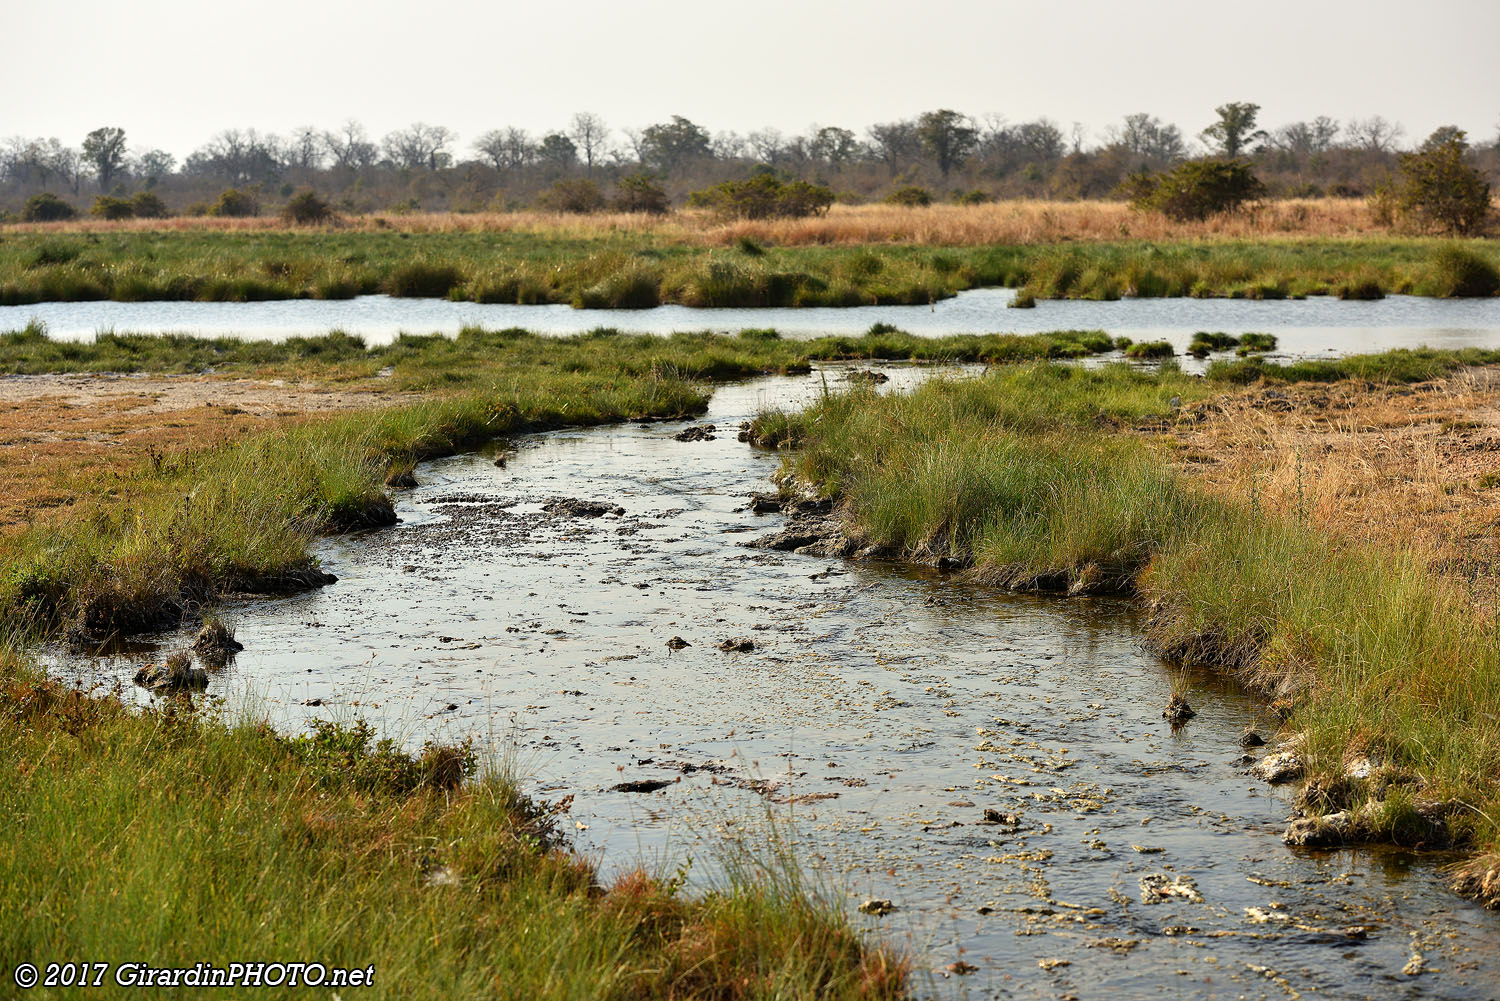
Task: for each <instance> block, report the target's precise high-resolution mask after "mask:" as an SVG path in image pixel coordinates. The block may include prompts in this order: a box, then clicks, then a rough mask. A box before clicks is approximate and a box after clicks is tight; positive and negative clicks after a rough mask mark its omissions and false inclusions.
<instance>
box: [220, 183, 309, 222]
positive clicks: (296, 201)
mask: <svg viewBox="0 0 1500 1001" xmlns="http://www.w3.org/2000/svg"><path fill="white" fill-rule="evenodd" d="M222 200H223V198H222V196H221V198H220V201H222ZM332 218H333V206H332V205H330V204H328V201H327V199H324V198H321V197H319V196H318V193H317V192H315V191H311V190H309V191H304V192H302V193H301V194H297V195H293V196H292V197H291V198H290V199H289V200H288V201H287V203H286V204H285V205H284V206H282V208H281V221H282V222H286V223H291V224H293V225H296V226H316V225H318V224H319V223H325V222H328V221H329V220H330V219H332Z"/></svg>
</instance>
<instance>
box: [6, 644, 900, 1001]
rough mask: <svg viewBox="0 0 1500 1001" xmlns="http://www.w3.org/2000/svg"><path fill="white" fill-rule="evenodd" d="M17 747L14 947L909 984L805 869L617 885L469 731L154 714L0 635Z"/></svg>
mask: <svg viewBox="0 0 1500 1001" xmlns="http://www.w3.org/2000/svg"><path fill="white" fill-rule="evenodd" d="M0 759H3V764H0V810H3V811H4V813H5V815H6V817H7V818H9V825H8V826H9V834H10V835H11V836H10V837H7V838H5V839H4V841H3V843H0V954H3V955H5V956H7V957H12V958H14V959H15V960H17V961H19V960H21V959H25V958H33V957H47V956H69V955H82V954H87V955H90V956H100V957H110V958H112V959H114V960H116V961H124V960H126V959H132V958H134V959H145V958H147V957H149V962H150V964H151V965H152V966H153V967H158V968H159V967H191V966H193V965H194V964H196V963H198V962H200V961H204V960H210V961H214V962H218V963H225V964H227V963H228V962H229V961H230V960H240V959H244V960H259V959H264V960H267V961H275V960H282V961H292V960H306V961H317V962H321V963H324V964H327V965H328V966H343V967H357V968H360V969H364V968H365V967H368V966H372V965H373V967H374V977H373V981H372V984H371V986H369V987H360V988H359V989H358V990H359V993H360V994H361V996H365V997H370V998H451V997H491V996H505V997H524V998H536V999H549V998H556V999H574V998H585V997H588V998H611V999H623V1001H628V999H636V998H641V999H644V998H655V997H718V998H746V999H748V998H758V997H785V998H799V999H801V998H805V999H809V1001H811V999H814V998H824V997H829V998H848V999H854V998H871V999H874V998H895V997H900V996H902V995H903V993H904V992H903V982H904V978H905V971H906V964H905V963H904V961H902V960H900V959H898V958H897V957H895V956H893V955H892V954H891V953H890V952H888V951H886V950H884V949H882V948H878V947H869V946H866V945H864V944H863V943H862V942H861V941H860V938H859V936H858V935H857V934H856V933H855V932H854V931H853V930H852V929H851V928H850V927H849V925H848V923H847V922H846V920H845V919H844V918H843V917H842V916H840V914H839V912H838V910H837V907H836V905H835V904H833V903H832V902H831V901H829V900H827V899H825V898H823V897H821V896H820V895H819V893H818V892H817V891H816V890H814V889H813V888H811V887H809V886H807V885H806V884H805V882H804V881H803V880H802V878H801V876H800V875H799V873H798V872H797V871H796V870H795V868H790V867H787V866H782V865H775V864H769V865H767V866H766V867H765V868H762V869H753V868H750V867H748V866H743V865H741V866H739V867H731V868H730V870H729V875H728V876H726V877H725V878H724V879H722V880H721V881H720V885H719V886H717V887H716V888H715V889H714V891H713V892H709V893H691V892H688V891H687V890H685V889H684V888H683V887H682V886H681V885H680V884H679V883H678V882H673V881H666V880H659V879H655V878H651V877H649V876H647V875H644V874H641V873H637V874H634V875H630V876H627V877H625V878H623V879H620V880H619V881H617V882H616V883H614V884H613V885H609V886H605V885H601V883H600V880H599V877H598V874H597V872H596V870H595V869H594V867H593V865H592V864H591V863H589V862H588V861H585V860H584V859H581V858H580V857H578V856H577V855H575V854H573V853H572V852H571V851H570V850H569V849H568V846H567V844H566V842H565V841H564V840H563V839H562V837H561V836H560V835H559V833H558V831H557V826H558V819H559V817H560V814H558V813H556V812H554V811H553V810H552V809H550V808H549V807H548V806H547V805H546V804H539V803H535V802H532V801H530V800H528V799H527V798H525V797H524V796H523V795H522V794H521V793H520V792H519V791H518V788H517V784H516V781H515V779H514V777H513V776H512V775H510V774H509V773H508V772H506V771H505V770H504V769H501V768H499V767H496V766H494V765H493V764H490V765H487V766H485V767H483V768H480V769H479V771H478V772H477V773H475V768H476V765H477V762H476V760H475V757H474V754H473V751H472V750H471V749H470V748H468V747H467V746H466V745H457V746H442V747H438V746H432V745H429V746H428V747H426V748H424V749H422V750H421V751H419V752H416V753H408V752H406V751H403V750H401V749H400V748H398V747H397V746H396V745H395V744H393V743H392V742H390V741H388V740H376V739H375V738H374V735H373V733H372V731H371V730H370V728H368V727H367V726H365V725H363V724H362V723H358V722H355V723H353V724H332V723H321V724H318V725H317V726H316V727H315V728H314V730H313V732H312V733H310V734H308V735H306V736H300V737H298V736H291V737H288V736H282V735H279V734H277V733H276V732H274V731H273V730H271V728H270V727H269V726H267V725H266V724H264V723H263V722H260V721H258V720H255V719H246V720H244V721H230V720H225V719H222V718H220V717H218V716H216V715H214V714H213V713H211V712H208V711H205V710H202V709H195V708H193V707H192V704H191V703H189V702H187V701H186V700H184V699H174V700H172V701H170V702H167V703H166V704H165V705H164V706H162V707H161V708H159V709H148V710H145V711H136V710H132V709H130V708H128V707H127V706H125V705H124V704H123V703H122V702H121V701H120V700H119V699H117V698H115V697H114V696H104V697H102V698H100V697H90V696H88V695H87V694H84V693H82V692H78V691H74V690H70V689H68V688H66V687H64V686H62V685H61V684H59V683H58V682H56V681H51V680H45V679H43V678H42V677H41V676H40V675H39V674H38V673H36V672H34V671H33V670H32V669H30V668H29V667H27V666H25V665H22V664H20V663H18V662H17V661H16V658H15V656H14V654H13V653H11V652H8V651H0ZM104 990H105V993H106V994H107V995H108V996H115V993H114V992H113V991H110V990H109V988H108V987H106V988H104ZM194 993H195V996H200V997H225V998H227V997H233V996H243V995H244V991H243V989H239V990H231V989H208V988H198V989H195V990H194ZM255 993H257V994H260V995H264V996H265V997H268V998H293V997H305V996H307V989H306V988H303V987H296V988H293V987H289V986H288V987H281V988H267V989H261V990H258V991H256V992H255Z"/></svg>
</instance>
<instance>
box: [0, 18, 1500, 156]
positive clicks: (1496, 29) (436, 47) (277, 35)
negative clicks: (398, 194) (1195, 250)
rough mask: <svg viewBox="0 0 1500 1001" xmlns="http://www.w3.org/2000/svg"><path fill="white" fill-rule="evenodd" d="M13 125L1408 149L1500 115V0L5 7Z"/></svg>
mask: <svg viewBox="0 0 1500 1001" xmlns="http://www.w3.org/2000/svg"><path fill="white" fill-rule="evenodd" d="M0 23H3V24H4V26H5V28H6V35H7V36H8V38H9V39H10V44H9V45H7V46H6V50H7V51H6V53H5V55H4V57H3V58H0V94H4V95H5V98H4V101H3V103H0V137H4V136H10V135H16V134H21V135H27V136H32V135H41V136H54V135H55V136H58V137H59V138H61V139H63V140H65V141H67V142H69V143H74V144H76V143H78V142H80V141H81V139H82V137H83V136H84V134H85V133H86V132H88V131H89V130H90V129H92V128H95V127H97V126H100V125H105V124H109V125H119V126H121V127H123V128H124V129H125V130H126V132H127V133H128V135H129V138H130V142H131V145H132V146H133V147H139V146H146V145H150V146H160V147H163V148H165V149H167V150H169V151H171V152H173V153H175V154H177V155H178V156H182V155H184V154H186V153H187V152H189V151H190V150H192V149H193V148H195V147H197V146H199V145H201V144H202V143H203V142H204V141H205V140H207V139H208V137H209V136H210V135H211V134H212V133H214V132H216V131H218V130H220V129H223V128H226V127H230V126H234V127H239V128H247V127H254V128H257V129H261V130H269V131H277V132H280V131H285V130H288V129H290V128H292V127H294V126H297V125H302V124H312V125H316V126H319V127H325V128H326V127H332V126H334V125H337V124H338V123H339V122H341V121H343V120H344V119H346V118H350V117H355V118H359V119H361V120H363V121H364V122H365V124H366V125H367V126H368V127H369V129H370V131H371V133H373V134H374V136H376V137H377V138H378V137H379V136H381V135H383V134H384V133H385V132H387V131H389V130H390V129H393V128H396V127H399V126H404V125H407V124H409V123H411V122H413V121H417V120H421V121H426V122H430V123H433V124H441V125H446V126H448V127H450V128H452V129H455V130H457V131H458V132H459V134H460V150H459V152H460V153H467V147H468V144H469V143H470V141H472V139H473V138H474V137H475V136H476V135H477V134H478V133H479V132H482V131H484V130H485V129H488V128H493V127H497V126H502V125H520V126H522V127H525V128H528V129H531V130H533V131H537V132H540V131H542V130H548V129H554V128H560V127H562V126H563V125H564V124H565V123H566V122H567V120H568V118H569V117H570V116H571V114H572V113H573V112H575V111H578V110H582V109H587V110H592V111H596V112H598V113H599V114H601V115H603V116H604V118H605V119H606V120H607V121H608V123H609V124H610V126H612V127H614V128H619V127H623V126H640V125H645V124H649V123H651V122H656V121H662V120H665V119H667V118H668V117H669V116H670V115H673V114H680V115H685V116H687V117H688V118H691V119H693V120H694V121H696V122H698V123H699V124H700V125H703V126H704V127H706V128H707V129H708V130H709V131H710V132H717V131H721V130H729V129H732V130H734V131H738V132H747V131H750V130H753V129H756V128H761V127H764V126H775V127H777V128H780V129H782V130H783V131H785V132H788V133H792V132H800V131H802V130H804V129H806V128H807V127H808V126H809V125H811V124H813V123H817V124H834V125H844V126H846V127H850V128H854V129H855V130H856V131H859V132H861V133H862V132H863V130H864V128H865V126H867V125H869V124H870V123H872V122H876V121H887V120H890V119H893V118H898V117H907V116H911V115H915V114H917V113H919V112H921V111H924V110H927V109H930V108H936V107H950V108H955V109H958V110H960V111H963V112H966V113H969V114H974V115H979V114H982V113H986V112H996V113H1000V114H1003V115H1004V116H1006V117H1007V118H1009V119H1011V120H1022V119H1027V118H1034V117H1037V116H1041V115H1046V116H1048V117H1050V118H1052V119H1054V120H1055V121H1057V122H1058V123H1059V124H1061V125H1062V126H1063V127H1064V129H1065V130H1066V129H1067V128H1069V127H1070V126H1071V123H1073V122H1075V121H1078V122H1082V123H1083V124H1084V126H1085V127H1086V128H1087V129H1088V131H1089V134H1090V136H1091V137H1095V136H1097V134H1098V133H1099V132H1100V131H1101V130H1102V129H1103V128H1104V127H1105V126H1107V125H1109V124H1111V123H1113V122H1116V121H1118V120H1119V119H1120V118H1121V117H1122V116H1124V115H1125V114H1128V113H1130V112H1135V111H1149V112H1151V113H1153V114H1156V115H1159V116H1160V117H1162V118H1163V119H1165V120H1167V121H1169V122H1175V123H1176V124H1178V125H1180V126H1181V127H1182V130H1183V132H1184V133H1185V134H1187V135H1190V136H1191V135H1195V134H1196V133H1197V132H1198V131H1199V130H1200V129H1202V128H1203V127H1204V126H1205V125H1207V124H1208V123H1209V122H1210V121H1212V119H1213V107H1214V106H1215V105H1217V104H1222V103H1223V102H1225V101H1232V100H1247V101H1254V102H1256V103H1258V104H1260V105H1261V106H1262V109H1263V110H1262V112H1261V124H1262V125H1263V126H1265V127H1275V126H1277V125H1280V124H1283V123H1285V122H1287V121H1292V120H1296V119H1302V118H1311V117H1314V116H1316V115H1320V114H1326V115H1331V116H1334V117H1336V118H1340V119H1347V118H1350V117H1365V116H1369V115H1374V114H1380V115H1384V116H1385V117H1386V118H1389V119H1394V120H1396V121H1399V122H1401V123H1402V124H1404V125H1405V126H1406V130H1407V137H1408V139H1411V138H1417V139H1420V138H1421V137H1422V136H1425V135H1426V134H1427V133H1428V132H1430V131H1431V130H1432V129H1433V128H1434V127H1436V126H1438V125H1441V124H1447V123H1454V124H1457V125H1459V126H1461V127H1463V128H1466V129H1468V130H1469V131H1470V134H1471V136H1474V137H1482V138H1485V139H1488V138H1492V137H1493V136H1494V135H1495V132H1496V125H1497V121H1500V57H1497V50H1500V2H1497V0H1425V2H1413V0H1357V2H1355V0H1337V2H1321V0H1297V2H1286V0H1269V2H1267V0H1260V2H1249V3H1222V4H1221V3H1214V2H1211V0H1181V2H1175V0H1174V2H1168V0H1070V2H1066V3H1047V2H1045V0H1025V2H1012V0H991V2H978V0H926V2H922V3H913V2H910V0H901V2H893V0H858V2H856V0H847V2H837V3H835V2H829V0H753V2H736V3H724V2H717V3H716V2H713V0H691V2H689V0H573V2H556V0H554V2H551V3H540V2H528V3H518V2H514V0H501V2H482V0H422V2H415V3H413V2H395V0H366V2H361V3H349V2H342V3H336V2H332V0H261V2H257V3H253V4H232V3H223V2H208V3H205V2H203V0H140V2H138V3H134V4H127V5H122V4H120V3H119V2H118V0H69V2H68V3H67V4H65V5H62V6H59V5H55V4H46V3H26V4H22V3H19V2H17V0H7V3H6V9H5V12H4V14H3V21H0Z"/></svg>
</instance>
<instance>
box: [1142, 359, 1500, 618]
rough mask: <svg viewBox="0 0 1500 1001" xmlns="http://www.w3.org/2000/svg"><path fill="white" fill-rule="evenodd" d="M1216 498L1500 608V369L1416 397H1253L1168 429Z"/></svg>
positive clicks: (1335, 387)
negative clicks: (1397, 563) (1319, 532)
mask: <svg viewBox="0 0 1500 1001" xmlns="http://www.w3.org/2000/svg"><path fill="white" fill-rule="evenodd" d="M1168 436H1169V441H1170V443H1171V445H1172V447H1173V448H1174V450H1175V454H1176V458H1177V460H1178V463H1179V465H1180V466H1181V467H1182V468H1183V469H1184V470H1185V471H1187V472H1188V473H1189V474H1190V475H1191V476H1193V477H1194V478H1195V479H1197V480H1198V481H1199V482H1200V483H1202V484H1203V485H1204V486H1205V487H1207V488H1208V489H1210V490H1212V491H1214V492H1216V493H1218V494H1220V495H1222V496H1225V497H1229V498H1233V499H1237V500H1239V501H1242V502H1247V503H1256V504H1260V505H1262V506H1264V507H1267V508H1270V509H1272V510H1277V511H1281V512H1283V513H1286V514H1289V515H1292V516H1297V517H1303V518H1306V519H1307V520H1309V521H1311V522H1312V523H1313V524H1316V525H1319V526H1322V527H1326V528H1328V529H1329V530H1330V531H1339V532H1342V533H1344V534H1346V535H1353V536H1355V537H1358V538H1361V539H1364V540H1366V541H1369V542H1372V543H1375V544H1377V545H1391V546H1400V547H1416V548H1417V549H1418V550H1419V551H1422V552H1425V553H1426V554H1427V555H1428V558H1429V560H1430V562H1431V563H1432V565H1433V567H1434V569H1437V570H1438V571H1440V572H1442V573H1444V574H1445V575H1446V576H1449V577H1452V578H1455V579H1458V580H1461V581H1462V582H1463V583H1465V584H1466V585H1467V586H1468V587H1470V589H1471V591H1472V592H1473V594H1474V597H1475V599H1476V601H1478V602H1479V603H1480V604H1481V605H1484V606H1494V605H1495V604H1496V599H1497V597H1500V576H1497V570H1500V371H1497V370H1495V369H1471V370H1468V371H1465V372H1461V373H1458V374H1456V375H1454V376H1452V377H1450V378H1446V379H1442V380H1436V381H1433V382H1425V383H1418V384H1415V385H1407V386H1376V385H1372V384H1368V383H1358V382H1346V383H1336V384H1332V385H1297V386H1287V387H1250V388H1248V389H1245V390H1242V391H1238V392H1235V393H1230V394H1226V395H1223V396H1220V397H1217V398H1216V399H1214V400H1212V401H1211V402H1209V403H1208V404H1206V405H1204V406H1201V407H1190V408H1188V410H1187V412H1186V414H1185V416H1184V418H1183V419H1181V420H1179V421H1177V422H1176V423H1175V424H1173V425H1172V426H1171V427H1170V430H1169V431H1168Z"/></svg>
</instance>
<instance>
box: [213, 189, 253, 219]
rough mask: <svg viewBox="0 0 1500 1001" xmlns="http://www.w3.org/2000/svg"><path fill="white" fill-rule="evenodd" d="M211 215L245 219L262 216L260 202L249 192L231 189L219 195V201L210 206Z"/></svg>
mask: <svg viewBox="0 0 1500 1001" xmlns="http://www.w3.org/2000/svg"><path fill="white" fill-rule="evenodd" d="M208 214H209V215H216V216H225V217H227V218H232V219H244V218H248V217H250V216H257V215H260V202H258V201H256V199H255V196H254V195H252V194H251V193H250V192H248V191H240V190H239V189H238V188H230V189H229V190H227V191H225V192H223V193H222V194H220V195H219V200H218V201H216V202H214V203H213V205H211V206H209V209H208Z"/></svg>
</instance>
